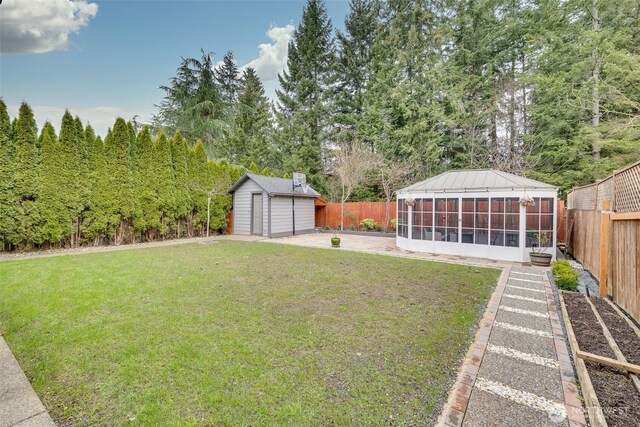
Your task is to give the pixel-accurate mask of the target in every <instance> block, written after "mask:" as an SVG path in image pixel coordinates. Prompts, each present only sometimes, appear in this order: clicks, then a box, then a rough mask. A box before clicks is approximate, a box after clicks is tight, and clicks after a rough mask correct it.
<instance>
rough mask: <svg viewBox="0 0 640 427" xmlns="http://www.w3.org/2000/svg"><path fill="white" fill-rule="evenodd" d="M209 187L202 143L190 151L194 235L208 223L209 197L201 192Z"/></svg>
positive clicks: (192, 227) (190, 185) (198, 143)
mask: <svg viewBox="0 0 640 427" xmlns="http://www.w3.org/2000/svg"><path fill="white" fill-rule="evenodd" d="M208 185H209V169H208V166H207V153H206V151H205V149H204V145H203V144H202V141H200V140H198V141H196V144H195V145H194V146H193V148H192V149H191V150H189V189H190V193H191V200H192V203H193V213H192V226H191V229H192V233H193V232H194V231H195V229H196V228H200V229H202V228H203V225H204V224H206V223H207V216H206V213H207V195H206V194H205V193H204V192H203V191H202V190H201V189H203V188H207V186H208Z"/></svg>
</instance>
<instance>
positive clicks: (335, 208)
mask: <svg viewBox="0 0 640 427" xmlns="http://www.w3.org/2000/svg"><path fill="white" fill-rule="evenodd" d="M386 213H387V203H386V202H347V203H345V204H344V228H345V230H360V229H362V228H363V227H362V225H361V224H360V223H361V222H362V221H363V220H373V221H374V222H375V223H376V224H379V226H380V228H383V229H384V228H385V227H384V223H385V218H386ZM395 218H396V202H390V203H389V218H388V220H387V227H386V229H387V230H393V225H392V222H393V220H394V219H395ZM369 223H370V222H369V221H366V224H369ZM366 224H365V225H366ZM316 227H319V228H324V227H327V228H335V229H337V228H340V203H327V204H326V205H325V206H318V205H316ZM372 228H374V229H375V228H377V227H372Z"/></svg>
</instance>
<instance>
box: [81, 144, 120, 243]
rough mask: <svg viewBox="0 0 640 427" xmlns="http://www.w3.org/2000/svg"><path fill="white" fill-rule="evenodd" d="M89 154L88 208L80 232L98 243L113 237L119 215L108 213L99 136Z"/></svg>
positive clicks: (108, 196) (106, 176) (108, 191)
mask: <svg viewBox="0 0 640 427" xmlns="http://www.w3.org/2000/svg"><path fill="white" fill-rule="evenodd" d="M90 154H91V165H92V168H91V198H90V209H89V210H88V211H87V213H86V214H85V216H84V221H83V223H82V233H83V236H84V237H85V238H86V239H88V240H90V241H92V242H93V244H99V243H101V241H102V240H103V239H105V238H110V237H113V234H114V230H115V228H116V226H117V225H118V222H117V221H118V220H119V216H118V215H113V214H111V213H110V209H111V188H110V187H109V185H110V182H109V181H110V180H109V172H108V170H107V159H106V157H105V147H104V143H103V142H102V138H100V137H99V136H98V137H97V138H95V139H94V141H93V144H92V146H91V149H90Z"/></svg>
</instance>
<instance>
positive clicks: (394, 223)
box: [391, 218, 398, 230]
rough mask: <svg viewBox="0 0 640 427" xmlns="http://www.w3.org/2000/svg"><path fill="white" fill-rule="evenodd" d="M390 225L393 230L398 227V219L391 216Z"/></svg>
mask: <svg viewBox="0 0 640 427" xmlns="http://www.w3.org/2000/svg"><path fill="white" fill-rule="evenodd" d="M391 227H392V228H393V229H394V230H395V229H397V228H398V219H397V218H393V219H392V220H391Z"/></svg>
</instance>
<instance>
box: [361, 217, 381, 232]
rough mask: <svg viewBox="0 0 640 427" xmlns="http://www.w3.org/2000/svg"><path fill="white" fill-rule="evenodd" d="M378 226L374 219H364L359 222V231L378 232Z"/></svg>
mask: <svg viewBox="0 0 640 427" xmlns="http://www.w3.org/2000/svg"><path fill="white" fill-rule="evenodd" d="M380 228H381V227H380V224H378V223H377V222H376V221H375V220H374V219H371V218H365V219H363V220H362V221H360V229H361V230H364V231H372V230H380Z"/></svg>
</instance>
